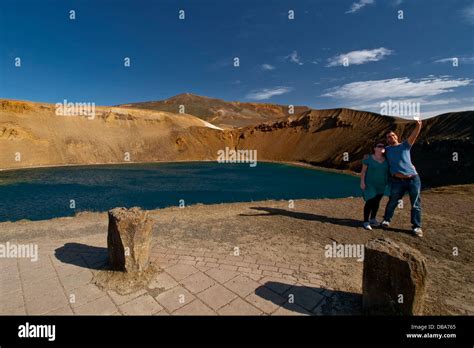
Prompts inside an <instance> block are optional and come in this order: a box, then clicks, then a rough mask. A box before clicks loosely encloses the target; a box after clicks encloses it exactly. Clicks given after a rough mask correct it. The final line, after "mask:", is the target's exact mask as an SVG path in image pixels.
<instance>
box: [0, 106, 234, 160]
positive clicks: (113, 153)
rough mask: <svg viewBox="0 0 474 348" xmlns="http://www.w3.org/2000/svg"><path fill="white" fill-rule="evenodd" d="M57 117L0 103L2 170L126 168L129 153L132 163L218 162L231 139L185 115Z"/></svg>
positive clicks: (119, 112)
mask: <svg viewBox="0 0 474 348" xmlns="http://www.w3.org/2000/svg"><path fill="white" fill-rule="evenodd" d="M55 111H56V108H55V105H52V104H44V103H31V102H20V101H10V100H0V168H14V167H28V166H43V165H61V164H93V163H114V162H124V161H125V157H126V153H129V154H130V161H131V162H154V161H176V160H203V159H214V158H215V154H216V152H217V150H218V149H220V148H223V147H225V146H226V144H227V141H228V140H229V139H227V138H226V136H228V137H230V136H231V135H230V134H227V135H226V134H224V133H223V132H222V131H221V130H219V129H215V128H213V127H214V126H213V125H211V124H209V123H207V122H205V121H203V120H201V119H199V118H197V117H195V116H192V115H186V114H184V115H178V114H171V113H168V112H158V111H149V110H135V109H130V108H127V109H124V108H119V107H96V116H95V118H94V119H88V117H87V116H57V115H56V114H55ZM18 155H19V157H18ZM17 159H19V160H18V161H17Z"/></svg>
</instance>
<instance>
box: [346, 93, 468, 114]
mask: <svg viewBox="0 0 474 348" xmlns="http://www.w3.org/2000/svg"><path fill="white" fill-rule="evenodd" d="M381 102H388V100H380V101H373V102H371V103H370V102H369V103H365V104H349V106H347V107H348V108H350V109H355V110H365V111H372V112H375V113H380V112H381V107H382V105H381ZM391 102H392V103H397V102H399V103H419V104H420V111H421V118H423V119H426V118H429V117H432V116H437V115H441V114H444V113H448V112H457V111H468V110H474V98H473V97H467V98H446V99H438V98H436V97H434V98H408V99H406V98H403V99H391ZM395 116H399V117H402V118H403V117H405V118H406V117H407V116H401V115H395ZM408 118H411V117H408Z"/></svg>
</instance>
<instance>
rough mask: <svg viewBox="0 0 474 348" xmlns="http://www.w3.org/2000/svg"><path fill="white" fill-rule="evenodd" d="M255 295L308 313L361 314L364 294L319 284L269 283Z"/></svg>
mask: <svg viewBox="0 0 474 348" xmlns="http://www.w3.org/2000/svg"><path fill="white" fill-rule="evenodd" d="M255 294H256V295H257V296H259V297H261V298H263V299H265V300H267V301H270V302H273V303H274V304H276V305H278V306H280V307H282V308H284V309H286V310H288V311H291V312H296V313H300V314H306V315H361V314H362V295H361V294H357V293H352V292H345V291H334V290H327V289H323V288H318V287H309V286H303V285H291V284H285V283H280V282H273V281H271V282H266V283H265V284H264V285H263V286H260V287H258V288H257V289H256V290H255Z"/></svg>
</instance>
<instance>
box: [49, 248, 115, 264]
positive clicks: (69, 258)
mask: <svg viewBox="0 0 474 348" xmlns="http://www.w3.org/2000/svg"><path fill="white" fill-rule="evenodd" d="M54 256H56V258H57V259H58V260H59V261H61V262H63V263H68V264H71V265H75V266H79V267H84V268H89V269H95V270H100V269H104V268H106V267H107V258H108V254H107V248H101V247H96V246H91V245H86V244H80V243H66V244H64V245H63V246H62V247H59V248H57V249H56V250H55V251H54Z"/></svg>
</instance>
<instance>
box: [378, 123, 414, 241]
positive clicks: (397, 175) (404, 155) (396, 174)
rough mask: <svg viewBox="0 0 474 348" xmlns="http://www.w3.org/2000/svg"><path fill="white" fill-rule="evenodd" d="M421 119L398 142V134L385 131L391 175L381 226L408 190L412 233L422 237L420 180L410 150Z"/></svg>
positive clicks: (386, 154)
mask: <svg viewBox="0 0 474 348" xmlns="http://www.w3.org/2000/svg"><path fill="white" fill-rule="evenodd" d="M420 130H421V121H420V120H418V121H417V124H416V128H415V129H414V130H413V132H412V133H411V135H410V136H409V137H408V139H406V140H405V141H403V142H401V143H399V142H398V136H397V134H395V132H393V131H388V132H387V133H385V138H386V139H387V143H388V144H389V146H387V147H386V149H385V156H386V157H387V160H388V165H389V169H390V175H391V177H392V180H391V183H392V187H391V191H390V198H389V200H388V203H387V207H386V208H385V215H384V220H383V221H382V223H381V225H382V227H388V226H389V225H390V221H391V220H392V217H393V213H394V212H395V208H396V207H397V204H398V201H399V200H401V199H402V198H403V195H404V194H405V193H406V192H408V194H409V196H410V203H411V224H412V231H413V235H415V236H417V237H423V231H422V229H421V202H420V191H421V181H420V177H419V175H418V173H417V171H416V168H415V166H414V165H413V164H412V163H411V156H410V150H411V147H412V146H413V144H414V143H415V141H416V138H417V137H418V134H420Z"/></svg>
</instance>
